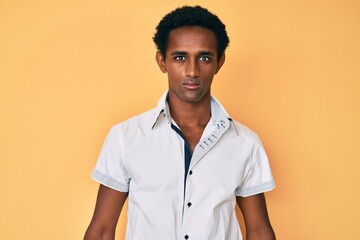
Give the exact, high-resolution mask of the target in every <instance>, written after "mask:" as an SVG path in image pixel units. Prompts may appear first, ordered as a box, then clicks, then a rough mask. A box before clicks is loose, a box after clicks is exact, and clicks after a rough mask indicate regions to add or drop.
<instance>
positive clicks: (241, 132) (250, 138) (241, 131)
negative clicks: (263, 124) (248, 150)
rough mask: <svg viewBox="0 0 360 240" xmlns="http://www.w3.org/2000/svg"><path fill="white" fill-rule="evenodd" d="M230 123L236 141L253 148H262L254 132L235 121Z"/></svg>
mask: <svg viewBox="0 0 360 240" xmlns="http://www.w3.org/2000/svg"><path fill="white" fill-rule="evenodd" d="M231 122H232V126H231V127H232V129H233V132H234V135H235V136H236V137H235V138H236V139H238V140H239V141H241V142H242V143H244V142H245V143H246V144H250V145H253V146H255V145H258V146H262V143H261V140H260V138H259V136H258V134H257V133H256V132H254V131H253V130H252V129H250V128H249V127H247V126H245V125H244V124H242V123H240V122H238V121H236V120H231Z"/></svg>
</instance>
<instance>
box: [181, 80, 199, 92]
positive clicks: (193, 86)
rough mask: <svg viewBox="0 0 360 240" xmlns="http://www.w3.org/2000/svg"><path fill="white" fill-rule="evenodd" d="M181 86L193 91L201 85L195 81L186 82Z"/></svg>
mask: <svg viewBox="0 0 360 240" xmlns="http://www.w3.org/2000/svg"><path fill="white" fill-rule="evenodd" d="M183 86H184V87H185V88H187V89H189V90H194V89H198V88H199V87H200V86H201V84H200V82H198V81H196V80H188V81H185V82H184V83H183Z"/></svg>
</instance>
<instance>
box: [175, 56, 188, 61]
mask: <svg viewBox="0 0 360 240" xmlns="http://www.w3.org/2000/svg"><path fill="white" fill-rule="evenodd" d="M174 59H175V60H176V61H185V59H186V58H185V57H184V56H175V57H174Z"/></svg>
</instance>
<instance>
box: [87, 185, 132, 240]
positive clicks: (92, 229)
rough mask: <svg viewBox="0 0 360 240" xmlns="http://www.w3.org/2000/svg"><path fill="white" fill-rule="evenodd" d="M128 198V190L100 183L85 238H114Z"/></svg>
mask: <svg viewBox="0 0 360 240" xmlns="http://www.w3.org/2000/svg"><path fill="white" fill-rule="evenodd" d="M126 198H127V193H126V192H119V191H116V190H114V189H111V188H109V187H106V186H104V185H102V184H100V187H99V192H98V196H97V200H96V206H95V211H94V215H93V218H92V220H91V223H90V225H89V227H88V229H87V231H86V233H85V237H84V239H88V240H90V239H114V236H115V229H116V224H117V221H118V219H119V216H120V212H121V209H122V207H123V205H124V203H125V200H126Z"/></svg>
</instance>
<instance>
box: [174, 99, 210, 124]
mask: <svg viewBox="0 0 360 240" xmlns="http://www.w3.org/2000/svg"><path fill="white" fill-rule="evenodd" d="M168 102H169V108H170V113H171V117H172V118H173V119H174V121H175V122H176V123H177V124H178V125H179V127H183V126H185V127H195V126H206V124H207V123H208V122H209V120H210V117H211V104H210V94H209V95H208V96H204V97H203V99H201V101H200V102H196V103H186V102H183V101H180V100H179V99H177V98H176V97H171V95H169V98H168Z"/></svg>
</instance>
